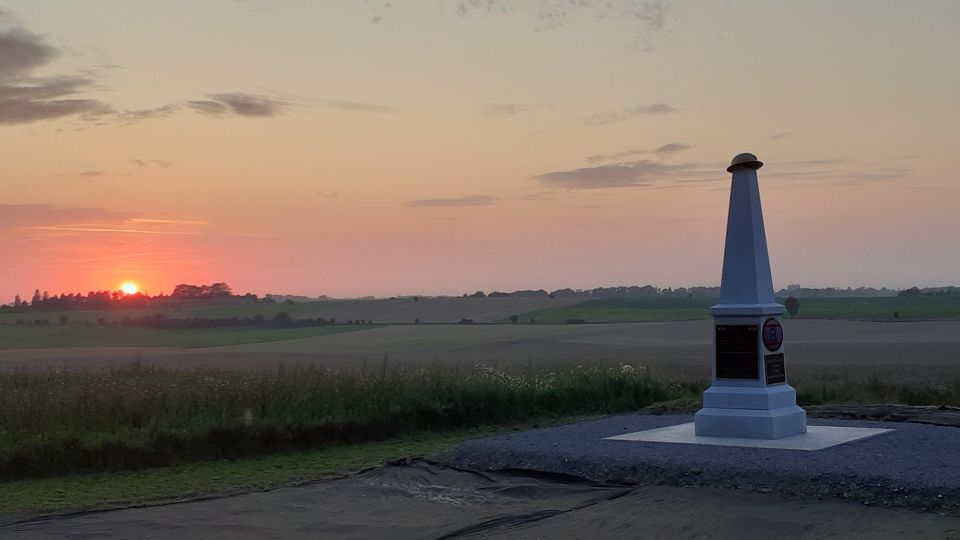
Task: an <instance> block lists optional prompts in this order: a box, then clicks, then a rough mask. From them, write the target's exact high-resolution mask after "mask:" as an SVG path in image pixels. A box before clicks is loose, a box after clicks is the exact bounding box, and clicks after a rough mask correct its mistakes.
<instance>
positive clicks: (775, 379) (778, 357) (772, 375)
mask: <svg viewBox="0 0 960 540" xmlns="http://www.w3.org/2000/svg"><path fill="white" fill-rule="evenodd" d="M763 361H764V366H765V367H766V370H767V384H780V383H785V382H787V370H786V367H785V366H784V363H783V353H779V354H768V355H765V356H764V357H763Z"/></svg>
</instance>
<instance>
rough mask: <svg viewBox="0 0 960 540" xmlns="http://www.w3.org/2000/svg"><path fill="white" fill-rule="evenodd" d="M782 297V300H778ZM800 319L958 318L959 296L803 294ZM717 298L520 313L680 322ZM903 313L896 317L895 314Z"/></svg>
mask: <svg viewBox="0 0 960 540" xmlns="http://www.w3.org/2000/svg"><path fill="white" fill-rule="evenodd" d="M778 301H779V302H781V303H782V302H783V301H784V299H783V298H780V299H778ZM799 301H800V312H799V314H798V315H797V318H804V319H850V320H868V321H894V320H901V321H911V320H913V321H917V320H958V319H960V295H954V296H891V297H878V298H800V299H799ZM715 303H717V299H715V298H626V299H599V300H587V301H586V302H582V303H579V304H574V305H572V306H566V307H560V308H547V309H541V310H537V311H532V312H529V313H524V314H522V315H521V316H520V321H522V322H527V321H529V320H530V319H531V318H532V319H534V320H535V321H536V322H538V323H563V322H566V321H568V320H570V319H582V320H584V321H587V322H634V321H682V320H697V319H707V318H708V317H709V315H708V313H707V308H709V307H710V306H711V305H713V304H715ZM895 313H896V314H898V315H899V317H895V316H894V314H895Z"/></svg>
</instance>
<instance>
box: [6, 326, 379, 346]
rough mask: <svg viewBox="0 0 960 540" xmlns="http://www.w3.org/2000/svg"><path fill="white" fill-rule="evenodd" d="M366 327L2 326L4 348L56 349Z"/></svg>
mask: <svg viewBox="0 0 960 540" xmlns="http://www.w3.org/2000/svg"><path fill="white" fill-rule="evenodd" d="M375 327H376V326H372V325H364V326H355V325H337V326H317V327H308V328H282V329H281V328H203V329H192V330H176V329H159V328H137V327H127V326H99V325H86V324H67V325H59V324H51V325H44V326H32V325H9V324H8V325H0V349H45V348H53V347H187V348H191V347H218V346H223V345H238V344H243V343H260V342H266V341H281V340H288V339H298V338H307V337H317V336H326V335H329V334H339V333H343V332H354V331H357V330H365V329H369V328H375Z"/></svg>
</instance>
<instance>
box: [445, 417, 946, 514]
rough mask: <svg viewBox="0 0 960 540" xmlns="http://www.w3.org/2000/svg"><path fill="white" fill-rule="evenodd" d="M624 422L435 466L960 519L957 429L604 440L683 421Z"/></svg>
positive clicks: (565, 430) (522, 440) (551, 433)
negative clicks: (805, 438) (779, 441)
mask: <svg viewBox="0 0 960 540" xmlns="http://www.w3.org/2000/svg"><path fill="white" fill-rule="evenodd" d="M692 420H693V418H692V417H691V416H644V415H630V416H617V417H611V418H605V419H602V420H597V421H592V422H585V423H580V424H573V425H566V426H561V427H555V428H548V429H539V430H532V431H525V432H521V433H514V434H510V435H501V436H497V437H490V438H484V439H476V440H472V441H467V442H465V443H463V444H461V445H460V446H458V447H457V448H455V449H454V450H452V451H451V452H449V453H448V454H446V455H445V456H443V458H442V460H441V461H442V462H444V463H447V464H450V465H454V466H457V467H464V468H470V469H475V470H534V471H543V472H550V473H562V474H569V475H574V476H577V477H580V478H585V479H589V480H593V481H598V482H608V483H613V484H629V485H671V486H697V487H712V488H725V489H737V490H745V491H752V492H759V493H778V494H781V495H786V496H795V497H803V498H816V499H819V498H839V499H848V500H854V501H858V502H862V503H865V504H870V505H878V506H902V507H909V508H916V509H922V510H932V511H939V512H942V513H946V514H950V515H960V429H957V428H955V427H943V426H932V425H921V424H910V423H893V422H869V421H856V420H826V419H817V420H812V421H810V422H809V423H810V425H823V426H855V427H880V428H891V429H894V430H895V431H893V432H891V433H887V434H884V435H880V436H876V437H871V438H868V439H864V440H861V441H854V442H851V443H847V444H842V445H839V446H834V447H832V448H827V449H824V450H819V451H813V452H810V451H799V450H774V449H764V448H738V447H722V446H706V445H691V444H669V443H640V442H628V441H605V440H603V438H604V437H609V436H612V435H619V434H623V433H631V432H636V431H642V430H646V429H653V428H658V427H665V426H671V425H675V424H680V423H684V422H690V421H692Z"/></svg>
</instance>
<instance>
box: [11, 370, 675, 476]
mask: <svg viewBox="0 0 960 540" xmlns="http://www.w3.org/2000/svg"><path fill="white" fill-rule="evenodd" d="M678 392H679V387H677V388H670V387H668V386H666V385H664V384H663V383H661V382H659V381H655V380H653V379H652V378H651V377H649V376H648V375H646V374H645V373H643V370H641V369H635V368H633V367H632V366H627V367H623V368H621V367H619V366H615V367H589V368H579V369H572V370H564V371H536V372H534V371H529V372H523V373H512V374H508V373H504V372H501V371H499V370H496V369H493V368H489V367H483V366H480V367H475V368H471V369H449V368H445V367H443V366H440V365H434V366H432V367H429V368H421V369H403V368H388V367H387V365H386V364H385V363H384V364H383V365H381V366H380V367H378V368H377V369H375V370H369V371H350V372H329V371H325V370H320V369H313V368H285V369H284V368H281V369H279V370H275V371H243V372H228V371H211V372H204V371H169V370H154V369H128V370H123V371H111V372H99V373H67V372H47V373H33V374H30V373H5V374H0V410H2V411H3V414H2V415H0V478H3V479H16V478H30V477H43V476H58V475H65V474H72V473H80V472H94V471H109V470H136V469H142V468H145V467H156V466H167V465H175V464H180V463H190V462H197V461H216V460H220V459H239V458H245V457H251V456H256V455H264V454H271V453H277V452H282V451H289V450H295V449H305V448H316V447H323V446H330V445H340V444H353V443H358V442H366V441H372V440H381V439H386V438H390V437H399V436H404V435H408V434H411V433H416V432H419V431H423V430H436V431H443V430H450V429H460V428H466V427H473V426H480V425H493V424H500V425H504V424H513V423H518V422H523V421H526V420H528V419H531V418H542V417H549V416H563V415H571V414H587V413H591V414H592V413H610V412H619V411H628V410H635V409H638V408H641V407H643V406H646V405H649V404H651V403H653V402H656V401H661V400H664V399H667V398H672V397H676V394H677V393H678Z"/></svg>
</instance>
